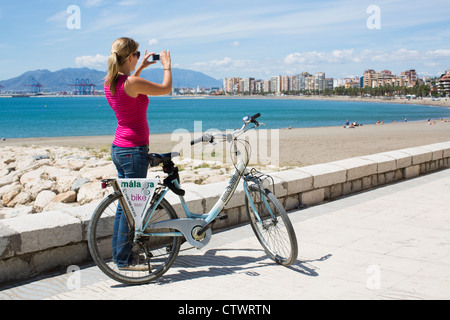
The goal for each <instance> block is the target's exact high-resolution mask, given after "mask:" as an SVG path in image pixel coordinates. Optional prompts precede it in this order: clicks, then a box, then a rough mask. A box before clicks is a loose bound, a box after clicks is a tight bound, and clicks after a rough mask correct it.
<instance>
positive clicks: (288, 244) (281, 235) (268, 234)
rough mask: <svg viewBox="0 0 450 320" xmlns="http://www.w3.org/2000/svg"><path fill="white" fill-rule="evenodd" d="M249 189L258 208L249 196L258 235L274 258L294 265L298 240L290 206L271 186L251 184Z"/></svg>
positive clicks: (279, 261) (286, 264)
mask: <svg viewBox="0 0 450 320" xmlns="http://www.w3.org/2000/svg"><path fill="white" fill-rule="evenodd" d="M249 193H250V197H251V200H252V202H253V204H254V208H253V206H252V205H251V204H250V202H249V199H248V198H246V199H245V200H246V207H247V214H248V216H249V219H250V224H251V226H252V229H253V231H254V232H255V235H256V237H257V238H258V240H259V242H260V243H261V245H262V247H263V248H264V250H265V251H266V253H267V254H268V255H269V257H270V258H271V259H272V260H274V261H275V262H277V263H279V264H281V265H284V266H290V265H292V264H293V263H294V262H295V261H296V260H297V254H298V244H297V237H296V235H295V231H294V228H293V227H292V223H291V221H290V219H289V217H288V215H287V213H286V210H285V209H284V208H283V206H282V205H281V203H280V202H279V201H278V199H277V198H276V197H275V196H274V195H273V194H272V193H271V192H270V191H269V190H268V189H264V190H263V189H260V188H259V187H258V186H257V185H250V186H249Z"/></svg>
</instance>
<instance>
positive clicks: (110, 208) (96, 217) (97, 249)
mask: <svg viewBox="0 0 450 320" xmlns="http://www.w3.org/2000/svg"><path fill="white" fill-rule="evenodd" d="M121 197H122V194H121V193H120V192H115V193H113V194H111V195H109V196H108V197H107V198H105V199H104V200H103V201H102V202H101V203H100V204H99V206H98V207H97V209H96V210H95V212H94V214H93V216H92V219H91V221H90V224H89V228H88V244H89V250H90V252H91V256H92V258H93V260H94V262H95V263H96V264H97V266H98V267H99V268H100V269H101V270H102V271H103V272H104V273H105V274H106V275H107V276H109V277H110V278H112V279H114V280H116V281H119V282H121V283H124V284H129V285H139V284H146V283H149V282H151V281H153V280H155V279H157V278H159V277H161V276H162V275H163V274H164V273H166V272H167V270H169V268H170V267H171V266H172V264H173V262H174V261H175V259H176V257H177V255H178V252H179V250H180V245H181V238H180V237H150V236H141V237H140V238H139V240H138V241H136V242H135V241H134V229H132V228H128V229H129V234H128V237H127V239H128V241H127V246H128V248H129V249H130V250H128V251H129V254H130V255H132V257H131V256H130V260H131V258H132V260H134V263H133V264H134V266H135V268H134V270H130V269H132V268H128V269H127V268H119V267H118V266H117V265H116V263H115V262H114V261H113V230H114V221H115V216H116V211H117V208H118V206H119V199H120V198H121ZM176 218H177V215H176V213H175V211H174V209H173V208H172V206H171V205H170V204H169V203H168V202H167V201H166V200H165V199H163V200H162V201H161V203H160V204H159V206H158V208H157V209H156V210H155V212H154V214H153V216H152V219H151V220H150V223H154V222H157V221H163V220H169V219H176ZM169 231H173V230H169V229H167V230H158V232H169ZM137 266H139V267H137ZM124 269H127V270H124Z"/></svg>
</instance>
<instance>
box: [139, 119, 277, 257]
mask: <svg viewBox="0 0 450 320" xmlns="http://www.w3.org/2000/svg"><path fill="white" fill-rule="evenodd" d="M244 119H245V118H244ZM249 122H250V121H248V122H245V120H244V125H243V126H242V128H241V129H238V130H235V131H234V132H233V133H230V134H228V135H225V134H214V135H211V136H210V137H215V136H220V137H222V138H223V139H224V141H234V140H235V139H236V138H237V135H238V134H242V133H245V132H247V131H248V130H251V129H254V128H256V127H257V125H255V126H254V127H252V128H249V129H247V130H245V129H246V127H247V125H248V123H249ZM230 139H231V140H230ZM234 152H235V154H236V156H237V158H238V162H237V164H236V166H235V168H236V170H235V172H234V174H233V176H232V177H231V178H230V180H229V182H228V185H227V187H226V188H225V190H224V192H223V193H222V195H221V197H220V198H219V199H218V200H217V202H216V204H215V205H214V206H213V207H212V208H211V210H210V211H209V212H208V213H205V214H196V213H193V212H191V211H190V210H189V208H188V206H187V204H186V201H185V199H184V196H181V195H179V198H180V201H181V205H182V207H183V210H184V213H185V214H186V218H182V219H171V220H165V221H160V222H155V223H152V224H150V219H151V218H152V216H153V214H154V212H155V210H156V208H158V206H159V204H160V203H161V201H162V200H163V199H164V197H165V196H166V194H167V192H169V190H170V189H169V187H167V186H164V185H162V184H161V183H160V186H163V187H164V189H163V190H162V192H160V193H158V195H157V198H156V200H155V201H154V203H153V204H152V205H151V207H150V208H149V209H148V210H146V212H145V215H144V216H143V218H142V224H140V225H138V224H136V225H135V240H136V239H138V238H139V237H141V236H151V237H182V236H184V237H185V238H186V240H187V241H188V242H189V243H190V244H191V245H192V246H194V247H196V248H202V247H204V246H205V245H207V244H208V243H209V241H210V239H211V234H212V233H211V228H210V226H211V223H212V222H213V221H214V220H215V219H216V218H217V217H218V215H219V214H220V212H221V211H222V209H223V208H224V207H225V205H226V204H227V203H228V201H229V200H230V199H231V197H232V196H233V194H234V192H235V191H236V188H237V186H238V185H239V182H240V181H241V178H243V177H244V190H245V193H246V196H247V198H248V201H249V205H250V206H251V207H252V209H253V211H254V212H255V215H256V216H257V219H258V220H259V221H260V222H261V219H260V217H259V216H258V214H257V210H256V208H255V204H254V203H253V201H252V198H251V197H250V193H249V190H248V185H247V182H248V181H251V180H255V179H252V178H247V177H248V176H249V172H248V170H247V164H246V163H245V162H244V160H243V159H242V157H241V155H240V153H239V152H238V151H237V147H236V145H235V142H234ZM136 180H137V179H136ZM254 182H256V183H258V181H254ZM173 183H174V184H175V186H176V187H177V188H179V187H180V186H179V184H178V181H177V180H174V181H173ZM264 201H265V199H264ZM268 209H269V212H270V213H271V214H272V212H271V210H270V206H268ZM272 216H273V217H275V216H274V215H273V214H272ZM152 229H173V230H176V231H174V232H145V230H150V231H151V230H152ZM193 230H196V232H195V233H194V232H193Z"/></svg>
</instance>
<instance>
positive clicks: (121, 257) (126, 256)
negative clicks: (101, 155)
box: [105, 38, 172, 271]
mask: <svg viewBox="0 0 450 320" xmlns="http://www.w3.org/2000/svg"><path fill="white" fill-rule="evenodd" d="M138 49H139V44H138V43H137V42H136V41H134V40H133V39H130V38H120V39H117V40H116V41H114V42H113V44H112V46H111V55H110V57H109V60H108V75H107V76H106V81H105V95H106V99H107V100H108V103H109V105H110V106H111V108H112V109H113V110H114V113H115V114H116V118H117V129H116V133H115V139H114V142H113V144H112V147H111V158H112V160H113V162H114V164H115V166H116V168H117V173H118V177H119V179H121V178H146V177H147V170H148V161H147V154H148V151H149V149H148V147H149V128H148V122H147V108H148V103H149V99H148V95H152V96H157V95H165V94H169V93H170V92H171V91H172V71H171V59H170V52H168V51H167V52H166V51H163V52H161V53H160V57H161V60H160V61H161V64H162V65H163V68H164V80H163V83H162V84H157V83H153V82H150V81H147V80H145V79H142V78H141V77H140V74H141V72H142V70H144V69H145V68H147V67H148V66H150V65H152V64H154V63H156V62H153V61H152V62H151V61H148V59H149V58H150V57H151V56H152V55H153V54H154V53H147V50H146V51H145V55H144V59H143V60H142V62H141V63H140V64H139V66H138V68H137V69H136V65H137V63H138V61H139V57H140V52H139V51H138ZM135 69H136V71H135V72H134V74H133V75H131V72H132V71H134V70H135ZM128 240H129V239H128V224H127V220H126V217H125V214H124V213H123V211H122V208H121V207H120V205H119V207H118V209H117V212H116V217H115V222H114V233H113V260H114V262H115V263H116V264H117V266H118V268H119V269H121V270H136V271H137V270H141V269H143V268H144V266H139V265H136V262H135V261H134V260H135V259H136V257H133V256H132V251H131V249H132V245H131V244H130V243H127V242H128ZM133 258H135V259H133ZM145 269H148V268H147V267H146V268H145Z"/></svg>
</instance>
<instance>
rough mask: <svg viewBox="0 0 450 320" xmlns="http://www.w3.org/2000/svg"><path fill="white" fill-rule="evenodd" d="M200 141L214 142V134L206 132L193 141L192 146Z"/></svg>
mask: <svg viewBox="0 0 450 320" xmlns="http://www.w3.org/2000/svg"><path fill="white" fill-rule="evenodd" d="M199 142H213V136H212V135H210V134H204V135H202V136H201V137H200V138H197V139H194V140H192V141H191V146H192V145H194V144H196V143H199Z"/></svg>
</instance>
